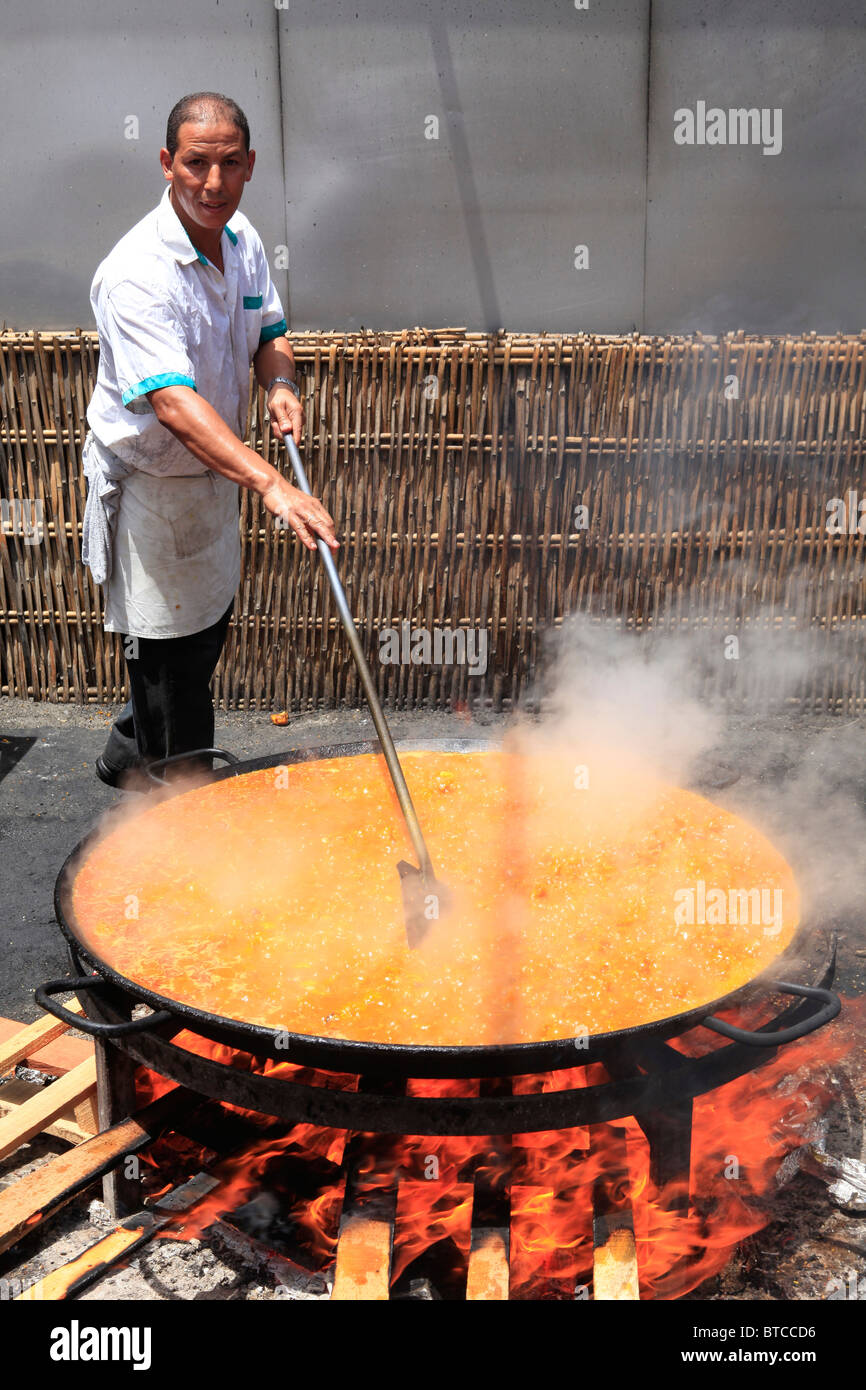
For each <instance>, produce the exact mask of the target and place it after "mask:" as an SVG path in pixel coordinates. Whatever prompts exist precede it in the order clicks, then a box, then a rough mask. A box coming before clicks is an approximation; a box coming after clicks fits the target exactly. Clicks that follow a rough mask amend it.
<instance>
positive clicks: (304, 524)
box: [261, 476, 340, 550]
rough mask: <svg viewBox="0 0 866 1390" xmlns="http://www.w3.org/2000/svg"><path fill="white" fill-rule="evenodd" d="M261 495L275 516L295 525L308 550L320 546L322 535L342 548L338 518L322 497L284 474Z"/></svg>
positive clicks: (331, 545) (331, 546) (333, 548)
mask: <svg viewBox="0 0 866 1390" xmlns="http://www.w3.org/2000/svg"><path fill="white" fill-rule="evenodd" d="M261 498H262V501H263V502H264V504H265V506H266V507H267V509H268V511H269V512H270V513H271V515H272V516H276V517H279V518H280V519H281V520H283V521H285V522H286V523H287V524H288V525H289V526H291V528H292V530H293V531H294V533H295V535H296V536H297V538H298V540H299V541H301V543H302V544H303V545H305V546H306V547H307V549H308V550H315V549H316V536H321V538H322V540H323V541H324V542H325V543H326V545H327V546H328V547H329V548H330V549H331V550H339V548H340V542H339V541H338V540H337V537H336V535H335V533H334V518H333V517H332V516H331V514H330V512H329V511H327V510H326V509H325V507H323V505H322V503H321V502H320V501H319V499H318V497H308V496H307V494H306V493H305V492H301V489H300V488H298V487H294V486H293V485H292V484H291V483H289V482H287V481H286V479H285V478H283V477H282V476H280V477H278V478H277V480H276V482H273V483H271V485H270V487H268V488H267V489H266V490H265V491H264V492H263V493H262V494H261Z"/></svg>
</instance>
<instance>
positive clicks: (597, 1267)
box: [592, 1226, 640, 1303]
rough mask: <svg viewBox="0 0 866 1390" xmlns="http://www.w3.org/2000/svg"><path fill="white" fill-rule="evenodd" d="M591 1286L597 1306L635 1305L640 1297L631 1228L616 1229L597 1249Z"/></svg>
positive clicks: (635, 1253) (621, 1227)
mask: <svg viewBox="0 0 866 1390" xmlns="http://www.w3.org/2000/svg"><path fill="white" fill-rule="evenodd" d="M592 1286H593V1297H594V1299H595V1301H596V1303H599V1302H610V1301H618V1302H631V1303H634V1302H637V1301H638V1299H639V1298H640V1287H639V1284H638V1274H637V1252H636V1250H635V1243H634V1231H633V1230H631V1229H630V1228H629V1227H628V1226H619V1227H617V1228H616V1230H613V1231H611V1233H610V1235H609V1236H608V1238H607V1240H606V1241H605V1243H604V1244H603V1245H597V1246H596V1248H595V1254H594V1256H593V1275H592Z"/></svg>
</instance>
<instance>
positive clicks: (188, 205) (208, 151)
mask: <svg viewBox="0 0 866 1390" xmlns="http://www.w3.org/2000/svg"><path fill="white" fill-rule="evenodd" d="M159 158H160V163H161V164H162V168H163V173H164V174H165V177H166V179H167V180H168V182H169V183H170V184H171V195H170V196H171V200H172V204H173V206H174V209H175V212H177V214H178V216H179V217H180V218H181V220H182V221H183V222H184V223H185V224H186V223H189V222H192V223H193V224H195V226H196V227H200V228H201V229H202V230H203V231H207V232H216V231H219V230H220V229H221V228H222V227H224V226H225V224H226V222H228V221H229V219H230V218H231V217H232V215H233V214H234V213H235V212H236V211H237V208H238V204H239V203H240V201H241V195H242V193H243V188H244V184H245V183H248V182H249V180H250V179H251V178H252V173H253V165H254V163H255V159H256V152H255V150H251V149H250V128H249V126H248V124H247V118H246V116H245V115H244V113H243V111H242V110H241V108H240V107H239V106H238V104H237V102H235V101H232V100H231V98H230V97H225V96H222V94H221V93H220V92H193V93H191V94H190V95H189V96H185V97H182V98H181V100H180V101H179V102H177V103H176V104H175V106H173V107H172V110H171V114H170V115H169V118H168V124H167V126H166V132H165V146H164V148H163V149H161V150H160V152H159Z"/></svg>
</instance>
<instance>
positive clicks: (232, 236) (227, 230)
mask: <svg viewBox="0 0 866 1390" xmlns="http://www.w3.org/2000/svg"><path fill="white" fill-rule="evenodd" d="M223 231H224V232H225V234H226V236H227V237H228V239H229V241H230V242H231V244H232V246H237V244H238V239H237V237H236V236H235V234H234V232H233V231H232V229H231V227H223Z"/></svg>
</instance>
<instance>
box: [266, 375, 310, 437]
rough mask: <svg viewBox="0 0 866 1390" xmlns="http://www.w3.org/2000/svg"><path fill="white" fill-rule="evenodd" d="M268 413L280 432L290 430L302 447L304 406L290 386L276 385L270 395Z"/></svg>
mask: <svg viewBox="0 0 866 1390" xmlns="http://www.w3.org/2000/svg"><path fill="white" fill-rule="evenodd" d="M268 414H269V415H270V417H271V421H272V422H273V424H274V426H275V428H276V429H278V430H279V432H280V434H286V433H287V432H288V431H289V430H291V432H292V437H293V439H294V441H295V443H296V444H297V445H298V447H300V444H301V440H302V438H303V434H304V407H303V406H302V405H301V402H300V401H299V400H298V398H297V396H296V395H295V393H294V392H293V391H290V390H289V388H288V386H279V385H277V386H274V387H272V389H271V393H270V395H269V396H268Z"/></svg>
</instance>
